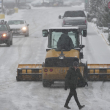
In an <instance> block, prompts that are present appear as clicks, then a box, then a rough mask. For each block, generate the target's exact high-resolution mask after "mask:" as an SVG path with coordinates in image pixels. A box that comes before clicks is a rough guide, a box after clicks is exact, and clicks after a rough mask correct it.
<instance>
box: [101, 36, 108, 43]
mask: <svg viewBox="0 0 110 110" xmlns="http://www.w3.org/2000/svg"><path fill="white" fill-rule="evenodd" d="M101 35H102V37H103V39H104V40H105V38H104V36H103V34H101ZM105 42H106V44H107V45H109V44H108V43H107V41H106V40H105Z"/></svg>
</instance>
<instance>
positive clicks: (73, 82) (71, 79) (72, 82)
mask: <svg viewBox="0 0 110 110" xmlns="http://www.w3.org/2000/svg"><path fill="white" fill-rule="evenodd" d="M78 65H79V64H78V62H77V61H75V62H73V67H70V68H69V70H68V71H67V74H66V77H65V90H67V88H68V87H69V88H70V92H69V95H68V97H67V99H66V102H65V105H64V107H65V108H67V109H71V108H70V107H69V106H68V104H69V101H70V100H71V97H72V96H74V99H75V101H76V103H77V105H78V108H79V109H82V108H83V107H85V105H81V104H80V102H79V100H78V97H77V92H76V87H77V83H78V77H79V78H80V80H81V81H82V82H84V85H85V86H86V85H87V86H88V83H87V82H86V81H85V79H84V78H83V77H82V75H81V73H80V69H79V68H78Z"/></svg>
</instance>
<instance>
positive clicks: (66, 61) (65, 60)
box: [16, 27, 110, 87]
mask: <svg viewBox="0 0 110 110" xmlns="http://www.w3.org/2000/svg"><path fill="white" fill-rule="evenodd" d="M65 31H66V32H67V33H68V36H69V37H70V38H71V40H72V43H73V45H74V48H71V49H69V50H65V49H61V50H59V49H58V41H59V39H60V36H61V35H62V34H63V33H64V32H65ZM42 34H43V37H47V36H48V49H46V51H47V54H46V57H45V62H44V63H43V64H19V65H18V68H17V76H16V79H17V81H38V80H42V83H43V86H44V87H50V86H51V84H54V81H64V80H65V76H66V74H67V71H68V69H69V67H70V66H72V64H73V62H74V61H77V62H79V69H80V72H81V74H82V76H83V77H84V78H85V79H87V80H93V81H94V80H95V81H97V80H110V65H109V64H108V65H107V64H105V65H104V64H87V62H86V60H84V59H83V51H82V49H83V48H84V45H82V35H83V37H86V34H85V33H84V32H83V33H81V32H80V29H79V28H78V27H56V28H50V29H45V30H43V31H42ZM84 85H85V84H82V82H81V81H80V79H79V80H78V86H84Z"/></svg>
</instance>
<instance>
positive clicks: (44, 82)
mask: <svg viewBox="0 0 110 110" xmlns="http://www.w3.org/2000/svg"><path fill="white" fill-rule="evenodd" d="M50 86H51V82H50V81H48V80H43V87H50Z"/></svg>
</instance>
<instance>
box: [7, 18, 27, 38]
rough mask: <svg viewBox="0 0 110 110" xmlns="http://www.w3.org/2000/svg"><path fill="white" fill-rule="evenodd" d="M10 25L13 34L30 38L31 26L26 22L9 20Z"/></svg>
mask: <svg viewBox="0 0 110 110" xmlns="http://www.w3.org/2000/svg"><path fill="white" fill-rule="evenodd" d="M8 24H9V26H10V29H11V30H12V32H13V34H22V35H25V37H27V36H29V27H28V26H29V24H27V23H26V21H25V20H9V21H8Z"/></svg>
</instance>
